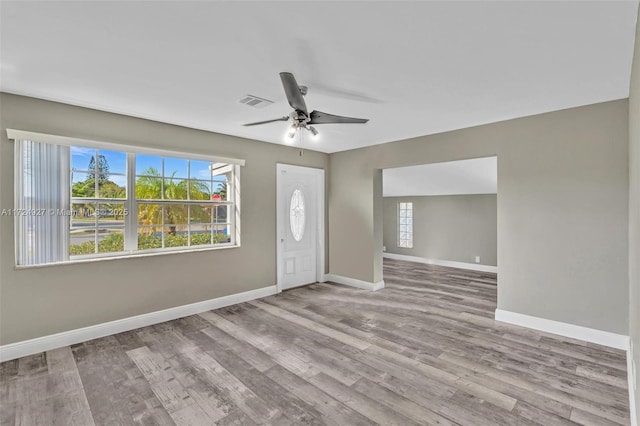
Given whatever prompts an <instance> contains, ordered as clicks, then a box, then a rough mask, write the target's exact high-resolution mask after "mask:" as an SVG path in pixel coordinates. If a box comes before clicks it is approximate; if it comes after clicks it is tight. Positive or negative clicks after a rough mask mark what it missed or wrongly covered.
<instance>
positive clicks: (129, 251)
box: [7, 129, 245, 268]
mask: <svg viewBox="0 0 640 426" xmlns="http://www.w3.org/2000/svg"><path fill="white" fill-rule="evenodd" d="M7 136H8V138H9V139H10V140H14V141H17V140H33V141H37V142H41V143H50V144H56V145H65V146H71V147H73V146H76V147H86V148H95V149H103V150H112V151H119V152H125V153H126V155H127V164H126V172H127V197H126V199H117V200H116V199H113V200H112V199H99V198H85V199H83V201H86V202H98V203H99V202H105V201H106V202H112V203H123V204H124V207H125V209H127V210H128V215H126V216H125V218H124V237H125V238H124V240H125V247H124V251H120V252H110V253H94V254H86V255H76V256H70V255H68V253H67V257H66V259H67V260H64V261H61V262H56V264H57V263H76V262H82V261H95V260H102V259H105V260H106V259H119V258H130V257H139V256H145V255H155V254H163V253H166V254H170V253H183V252H192V251H204V250H219V249H225V248H235V247H240V167H241V166H244V165H245V160H242V159H236V158H229V157H220V156H212V155H205V154H192V153H186V152H181V151H173V150H163V149H155V148H146V147H138V146H131V145H124V144H119V143H111V142H99V141H93V140H86V139H78V138H70V137H65V136H56V135H48V134H43V133H35V132H28V131H23V130H15V129H7ZM136 154H145V155H154V156H161V157H171V158H182V159H187V160H195V161H211V162H216V163H227V164H226V165H224V166H222V167H221V169H220V170H217V172H218V174H220V173H227V172H229V171H231V172H232V174H231V176H232V180H233V181H232V182H228V183H227V198H228V200H226V201H210V200H152V201H148V202H152V203H154V204H165V203H166V204H170V203H179V204H212V205H227V206H229V207H228V208H227V215H228V220H229V223H230V228H231V231H230V234H229V235H230V239H231V241H230V242H228V243H217V244H215V243H213V244H203V245H194V246H180V247H164V248H154V249H143V250H138V249H137V236H138V232H137V231H138V205H139V204H141V202H140V201H139V200H137V199H136V196H135V181H136V165H135V158H136ZM97 163H98V161H97V158H96V169H97V167H98V166H97ZM15 164H16V170H15V175H16V177H18V176H19V175H21V174H22V173H23V170H22V165H21V164H18V162H17V161H16V163H15ZM214 170H215V169H214ZM71 171H72V169H71V165H70V166H69V173H70V172H71ZM163 174H164V173H163ZM163 178H164V176H163ZM16 191H17V187H16ZM17 195H18V194H17V193H16V199H18V197H17ZM69 195H70V198H69V200H70V203H73V200H74V199H75V200H77V198H74V197H72V196H71V195H72V194H69ZM17 207H18V206H17V205H16V208H17ZM68 225H69V226H68V229H69V230H70V229H71V228H70V223H69V224H68ZM189 232H190V231H189ZM68 237H69V236H68ZM16 238H18V235H17V234H16ZM17 244H18V242H17V241H16V246H17ZM46 265H50V263H44V264H35V265H16V267H17V268H30V267H39V266H46Z"/></svg>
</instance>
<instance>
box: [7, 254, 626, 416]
mask: <svg viewBox="0 0 640 426" xmlns="http://www.w3.org/2000/svg"><path fill="white" fill-rule="evenodd" d="M384 272H385V276H384V279H385V283H386V288H385V289H383V290H380V291H377V292H368V291H364V290H358V289H353V288H349V287H343V286H340V285H334V284H313V285H310V286H306V287H301V288H297V289H293V290H290V291H286V292H283V293H282V294H279V295H276V296H271V297H267V298H265V299H262V300H259V301H254V302H248V303H243V304H240V305H235V306H231V307H227V308H223V309H218V310H216V311H209V312H206V313H203V314H200V315H194V316H191V317H187V318H182V319H179V320H175V321H170V322H166V323H162V324H158V325H154V326H150V327H145V328H142V329H138V330H134V331H130V332H126V333H121V334H118V335H114V336H109V337H105V338H101V339H96V340H92V341H89V342H85V343H82V344H78V345H73V346H71V347H64V348H61V349H56V350H52V351H48V352H46V353H41V354H37V355H33V356H28V357H24V358H21V359H18V360H14V361H8V362H5V363H2V364H0V380H1V382H0V404H1V406H0V413H1V414H0V424H2V425H14V424H15V425H36V424H38V425H92V424H96V425H130V424H147V425H173V424H178V425H213V424H217V425H254V424H274V425H289V424H296V425H321V424H330V425H339V426H344V425H369V424H381V425H403V426H404V425H415V424H438V425H454V424H460V425H473V426H480V425H492V426H493V425H519V424H522V425H534V424H537V425H545V426H548V425H569V424H588V425H615V424H621V425H628V424H629V407H628V393H627V381H626V362H625V353H624V352H623V351H618V350H613V349H609V348H606V347H601V346H597V345H593V344H589V343H585V342H581V341H576V340H572V339H567V338H562V337H558V336H554V335H549V334H545V333H539V332H535V331H531V330H527V329H524V328H520V327H515V326H510V325H507V324H502V323H497V322H495V321H494V320H493V319H492V318H493V315H494V309H495V307H496V276H495V275H494V274H489V273H479V272H472V271H464V270H460V269H452V268H445V267H438V266H430V265H422V264H415V263H409V262H401V261H390V260H385V266H384Z"/></svg>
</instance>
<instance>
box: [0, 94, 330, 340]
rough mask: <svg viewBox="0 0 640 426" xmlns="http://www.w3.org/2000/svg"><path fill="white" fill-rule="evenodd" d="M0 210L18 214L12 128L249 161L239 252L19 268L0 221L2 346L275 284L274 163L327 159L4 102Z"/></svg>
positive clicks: (84, 112) (6, 222)
mask: <svg viewBox="0 0 640 426" xmlns="http://www.w3.org/2000/svg"><path fill="white" fill-rule="evenodd" d="M0 108H1V112H2V114H1V118H0V132H1V139H0V208H13V142H11V141H9V140H8V139H7V134H6V129H7V128H14V129H21V130H29V131H34V132H40V133H49V134H55V135H63V136H70V137H79V138H86V139H92V140H98V141H109V142H120V143H124V144H128V145H137V146H146V147H153V148H165V149H174V150H181V151H185V152H193V153H202V154H217V155H222V156H227V157H236V158H244V159H246V160H247V162H246V166H245V167H243V168H242V170H241V180H242V194H241V200H242V216H241V220H242V247H239V248H233V249H226V250H215V251H204V252H194V253H186V254H170V255H163V256H154V257H139V258H133V259H123V260H108V261H102V262H94V263H89V264H87V263H85V264H76V265H60V266H48V267H40V268H33V269H27V270H15V269H14V262H15V259H14V246H13V240H14V239H13V219H12V218H11V217H6V216H5V217H0V232H1V238H0V256H1V257H0V344H8V343H12V342H16V341H21V340H25V339H30V338H34V337H38V336H44V335H48V334H52V333H57V332H61V331H65V330H72V329H75V328H79V327H85V326H90V325H93V324H99V323H103V322H106V321H111V320H116V319H120V318H126V317H129V316H133V315H139V314H144V313H147V312H152V311H157V310H161V309H166V308H170V307H174V306H180V305H184V304H188V303H193V302H198V301H202V300H208V299H212V298H216V297H220V296H225V295H229V294H233V293H239V292H243V291H247V290H252V289H256V288H261V287H265V286H270V285H274V284H275V283H276V238H275V237H276V229H275V226H276V204H275V203H276V196H275V194H276V162H282V163H288V164H297V165H304V166H311V167H317V168H325V169H326V168H327V166H328V156H327V155H326V154H322V153H318V152H313V151H306V153H305V155H304V157H300V156H299V155H298V150H297V149H294V148H290V147H285V146H280V145H275V144H269V143H264V142H257V141H251V140H247V139H241V138H236V137H231V136H225V135H220V134H215V133H210V132H203V131H198V130H193V129H188V128H184V127H178V126H172V125H168V124H161V123H157V122H153V121H148V120H141V119H136V118H132V117H127V116H122V115H117V114H109V113H105V112H99V111H95V110H90V109H85V108H79V107H74V106H69V105H64V104H59V103H54V102H47V101H42V100H37V99H33V98H27V97H20V96H14V95H9V94H0Z"/></svg>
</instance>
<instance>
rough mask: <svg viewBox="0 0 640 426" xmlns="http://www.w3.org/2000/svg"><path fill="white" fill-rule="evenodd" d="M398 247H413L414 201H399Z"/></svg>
mask: <svg viewBox="0 0 640 426" xmlns="http://www.w3.org/2000/svg"><path fill="white" fill-rule="evenodd" d="M398 247H403V248H413V203H411V202H409V203H406V202H404V203H398Z"/></svg>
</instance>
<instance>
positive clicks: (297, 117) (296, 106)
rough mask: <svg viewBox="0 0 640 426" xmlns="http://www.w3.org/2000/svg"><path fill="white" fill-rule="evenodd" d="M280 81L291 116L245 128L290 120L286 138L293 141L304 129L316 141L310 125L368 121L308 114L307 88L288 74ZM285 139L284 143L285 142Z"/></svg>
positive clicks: (314, 113)
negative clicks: (290, 109)
mask: <svg viewBox="0 0 640 426" xmlns="http://www.w3.org/2000/svg"><path fill="white" fill-rule="evenodd" d="M280 80H281V81H282V86H283V87H284V93H285V95H286V96H287V101H289V105H291V108H293V111H292V112H291V114H290V115H289V116H288V117H287V116H284V117H281V118H274V119H272V120H265V121H258V122H255V123H247V124H245V126H257V125H261V124H267V123H274V122H276V121H289V120H291V127H290V128H289V130H288V131H287V138H289V139H290V140H293V138H294V137H295V135H296V133H297V132H298V129H306V130H308V131H309V132H311V134H312V139H314V140H315V139H317V138H318V136H319V134H320V132H318V130H317V129H316V128H315V127H313V126H312V125H314V124H315V125H318V124H344V123H359V124H364V123H366V122H368V121H369V119H366V118H353V117H343V116H341V115H333V114H327V113H326V112H321V111H317V110H314V111H311V113H310V114H309V112H308V110H307V104H306V103H305V101H304V97H303V96H304V95H306V94H307V90H308V89H307V86H299V85H298V83H297V82H296V78H295V77H294V76H293V74H291V73H290V72H281V73H280ZM287 138H285V141H286V140H287Z"/></svg>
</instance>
